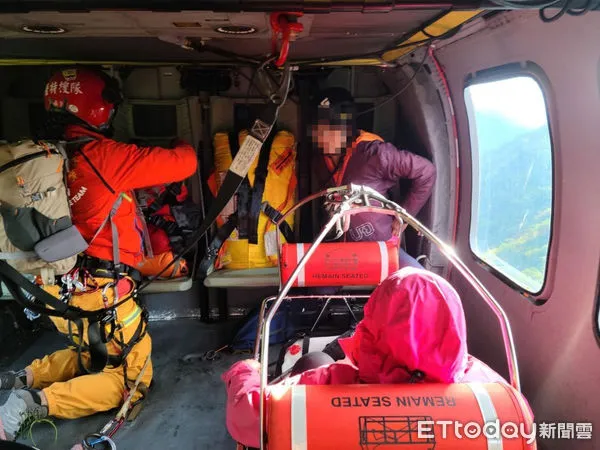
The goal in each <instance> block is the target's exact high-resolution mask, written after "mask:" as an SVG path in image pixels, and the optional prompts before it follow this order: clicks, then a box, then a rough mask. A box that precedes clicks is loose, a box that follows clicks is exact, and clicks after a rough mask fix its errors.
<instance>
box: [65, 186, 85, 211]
mask: <svg viewBox="0 0 600 450" xmlns="http://www.w3.org/2000/svg"><path fill="white" fill-rule="evenodd" d="M86 192H87V188H86V187H85V186H81V187H80V188H79V190H78V191H77V193H76V194H75V195H74V196H73V197H71V198H70V199H69V206H73V205H74V204H75V203H77V202H78V201H79V200H81V199H82V197H83V196H84V195H85V193H86Z"/></svg>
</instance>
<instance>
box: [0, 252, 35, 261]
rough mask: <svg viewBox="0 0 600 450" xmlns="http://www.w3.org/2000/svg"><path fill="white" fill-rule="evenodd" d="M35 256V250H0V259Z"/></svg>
mask: <svg viewBox="0 0 600 450" xmlns="http://www.w3.org/2000/svg"><path fill="white" fill-rule="evenodd" d="M27 258H37V253H36V252H0V259H27Z"/></svg>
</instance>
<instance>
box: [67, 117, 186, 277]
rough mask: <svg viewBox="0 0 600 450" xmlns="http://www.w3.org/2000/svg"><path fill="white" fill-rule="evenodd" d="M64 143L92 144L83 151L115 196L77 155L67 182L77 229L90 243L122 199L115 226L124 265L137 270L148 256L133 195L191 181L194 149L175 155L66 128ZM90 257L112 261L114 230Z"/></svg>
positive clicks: (106, 231) (107, 230) (181, 147)
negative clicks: (81, 140) (81, 141)
mask: <svg viewBox="0 0 600 450" xmlns="http://www.w3.org/2000/svg"><path fill="white" fill-rule="evenodd" d="M65 137H66V138H67V139H69V140H72V139H76V138H81V137H92V138H94V140H93V141H91V142H89V143H86V144H84V145H83V146H82V151H83V152H84V153H85V155H86V156H87V157H88V158H89V159H90V161H91V163H92V164H93V166H94V167H95V168H96V169H97V170H98V172H100V174H101V175H102V177H104V179H105V180H106V182H107V183H108V184H109V185H110V187H111V188H112V189H113V190H114V191H115V193H114V194H113V193H111V192H110V190H109V189H108V188H107V187H106V186H105V185H104V183H103V182H102V180H101V179H100V178H99V177H98V175H97V174H96V173H95V172H94V170H93V169H92V167H91V166H90V164H88V163H87V162H86V161H85V159H84V158H83V156H82V155H81V154H80V153H75V155H74V156H73V158H72V159H71V161H70V164H71V167H70V170H69V173H68V176H67V185H68V189H69V203H70V205H71V213H72V217H73V224H74V225H75V226H76V227H77V229H78V230H79V231H80V232H81V234H82V235H83V237H84V238H85V239H86V240H87V241H88V242H90V241H91V240H92V238H93V237H94V235H95V234H96V232H97V231H98V229H99V228H100V226H101V225H102V223H103V222H104V220H105V219H106V218H107V217H108V215H109V213H110V211H111V209H112V206H113V205H114V203H115V201H116V199H117V198H118V196H119V195H121V194H124V196H123V201H122V203H121V206H120V207H119V209H118V210H117V213H116V215H115V217H114V223H115V225H116V227H117V231H118V238H119V255H120V259H121V262H122V263H124V264H127V265H129V266H134V267H135V266H136V265H137V263H139V262H140V261H141V260H142V258H143V256H144V254H143V253H144V252H143V227H142V222H141V220H140V218H139V217H138V214H137V209H136V205H135V202H134V198H135V197H134V195H133V192H132V191H133V189H140V188H147V187H150V186H156V185H159V184H166V183H172V182H175V181H181V180H184V179H186V178H188V177H189V176H191V175H192V174H193V173H194V172H195V171H196V168H197V159H196V152H195V150H194V148H193V147H191V146H190V145H189V144H186V143H184V142H180V143H179V144H178V145H177V146H176V147H175V148H173V149H166V148H161V147H138V146H137V145H133V144H124V143H121V142H116V141H113V140H112V139H108V138H106V137H104V136H102V135H100V134H97V133H94V132H92V131H90V130H87V129H85V128H83V127H80V126H70V127H69V128H67V131H66V133H65ZM86 254H88V255H90V256H94V257H96V258H100V259H104V260H108V261H112V260H113V240H112V232H111V226H110V224H106V225H105V226H104V227H103V228H102V230H101V231H100V233H99V234H98V236H97V237H96V239H95V240H94V241H93V242H92V243H91V245H90V246H89V248H88V249H87V251H86Z"/></svg>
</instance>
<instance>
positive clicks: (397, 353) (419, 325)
mask: <svg viewBox="0 0 600 450" xmlns="http://www.w3.org/2000/svg"><path fill="white" fill-rule="evenodd" d="M340 345H341V346H342V348H343V349H344V352H345V353H346V359H344V360H343V361H338V362H336V363H333V364H331V365H329V366H323V367H319V368H317V369H313V370H309V371H306V372H304V373H302V374H299V375H297V376H295V377H292V378H288V379H286V380H284V381H283V382H282V383H284V384H357V383H367V384H396V383H406V382H408V381H409V380H410V378H411V373H412V372H414V371H416V370H418V371H420V372H422V373H423V374H424V381H425V382H430V383H460V382H474V381H478V382H497V381H500V382H506V381H505V380H504V379H503V378H502V377H501V376H500V375H498V374H497V373H496V372H494V371H493V370H492V369H490V368H489V367H488V366H486V365H485V364H484V363H482V362H481V361H479V360H478V359H476V358H474V357H472V356H470V355H469V354H468V353H467V336H466V324H465V315H464V311H463V309H462V304H461V301H460V298H459V296H458V294H457V293H456V291H455V290H454V288H453V287H452V286H451V285H450V284H449V283H448V282H447V281H446V280H444V279H443V278H441V277H439V276H438V275H435V274H433V273H431V272H428V271H426V270H423V269H416V268H413V267H406V268H403V269H401V270H399V271H398V272H396V273H394V274H392V275H391V276H390V277H389V278H387V279H386V280H385V281H383V282H382V283H381V284H380V285H379V287H378V288H377V289H375V291H374V292H373V294H372V295H371V297H370V299H369V301H368V302H367V304H366V306H365V311H364V318H363V320H362V321H361V322H360V323H359V324H358V326H357V328H356V332H355V334H354V335H353V336H352V337H350V338H347V339H344V340H340ZM222 378H223V381H224V382H225V385H226V389H227V428H228V430H229V433H230V434H231V436H232V437H233V438H234V439H235V440H236V441H238V442H240V443H242V444H244V445H246V446H249V447H258V446H259V399H260V397H259V390H260V379H259V372H258V367H257V364H256V363H255V362H254V361H240V362H237V363H235V364H234V365H233V366H232V367H231V368H230V369H229V370H228V371H227V372H226V373H225V374H224V375H223V377H222Z"/></svg>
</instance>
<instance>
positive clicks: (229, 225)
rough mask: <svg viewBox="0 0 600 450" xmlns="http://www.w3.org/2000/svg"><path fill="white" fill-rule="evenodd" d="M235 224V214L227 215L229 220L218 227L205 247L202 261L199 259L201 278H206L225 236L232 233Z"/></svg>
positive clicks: (225, 238)
mask: <svg viewBox="0 0 600 450" xmlns="http://www.w3.org/2000/svg"><path fill="white" fill-rule="evenodd" d="M236 226H237V219H236V217H235V215H233V216H229V220H227V222H225V223H224V224H223V226H221V227H219V229H218V230H217V233H216V234H215V237H214V238H213V239H212V240H211V241H210V244H209V245H208V248H207V249H206V254H205V255H204V258H202V261H200V267H199V272H200V276H201V277H202V278H206V276H207V275H208V273H209V271H210V269H211V268H212V266H213V264H214V262H215V259H216V258H217V256H218V255H219V250H220V249H221V247H222V246H223V243H224V242H225V241H226V240H227V238H228V237H229V236H230V235H231V233H233V230H235V227H236Z"/></svg>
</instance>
